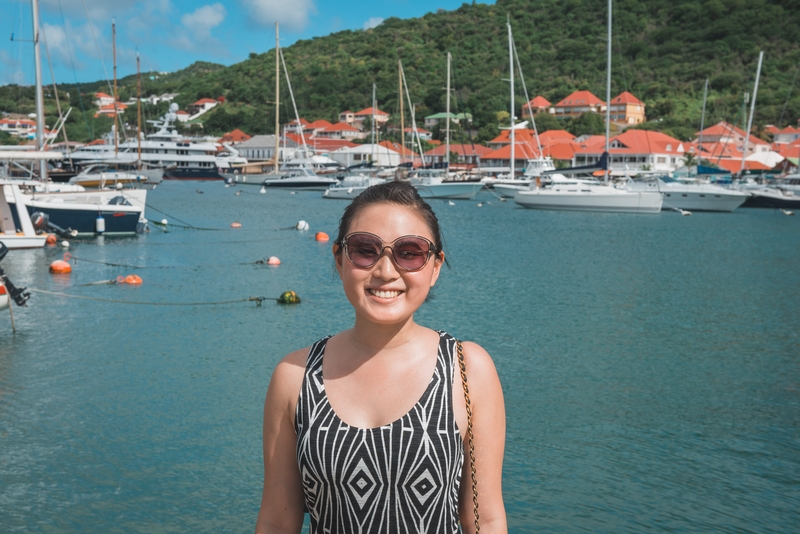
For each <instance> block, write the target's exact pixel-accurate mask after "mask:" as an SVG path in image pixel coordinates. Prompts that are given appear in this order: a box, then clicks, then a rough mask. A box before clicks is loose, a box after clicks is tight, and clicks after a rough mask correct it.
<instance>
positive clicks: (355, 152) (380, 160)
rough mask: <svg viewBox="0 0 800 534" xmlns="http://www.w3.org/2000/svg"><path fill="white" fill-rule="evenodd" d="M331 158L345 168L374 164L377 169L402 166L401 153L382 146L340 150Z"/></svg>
mask: <svg viewBox="0 0 800 534" xmlns="http://www.w3.org/2000/svg"><path fill="white" fill-rule="evenodd" d="M330 157H331V158H333V159H334V160H336V161H338V162H339V163H341V164H342V165H344V166H345V167H352V166H353V165H360V164H363V163H368V162H370V161H371V162H373V164H374V165H375V166H377V167H396V166H397V165H400V153H399V152H396V151H394V150H392V149H390V148H387V147H385V146H381V145H377V144H375V145H372V144H368V145H358V146H355V147H352V148H340V149H339V150H336V151H334V152H331V153H330Z"/></svg>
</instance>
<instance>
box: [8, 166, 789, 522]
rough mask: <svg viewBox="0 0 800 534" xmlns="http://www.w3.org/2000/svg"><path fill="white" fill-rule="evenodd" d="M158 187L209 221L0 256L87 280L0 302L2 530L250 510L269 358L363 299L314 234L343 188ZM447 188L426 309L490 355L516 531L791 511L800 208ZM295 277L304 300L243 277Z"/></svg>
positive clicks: (152, 210)
mask: <svg viewBox="0 0 800 534" xmlns="http://www.w3.org/2000/svg"><path fill="white" fill-rule="evenodd" d="M237 191H242V193H241V194H240V195H236V194H235V192H237ZM200 192H202V194H201V193H200ZM148 202H149V203H150V207H149V208H148V211H147V216H148V218H149V219H150V220H156V221H158V220H161V219H162V218H166V219H168V220H169V221H170V223H179V224H188V225H192V226H195V227H202V228H206V229H213V230H194V229H183V228H178V227H174V226H168V231H166V232H165V231H162V230H160V229H158V228H155V227H154V228H153V230H152V231H151V232H150V233H149V234H146V235H141V236H136V237H129V238H112V237H110V236H106V237H103V238H100V239H92V240H74V241H73V242H72V246H71V248H70V252H71V253H72V255H73V256H74V258H75V259H74V261H73V272H72V274H71V275H68V276H64V275H60V276H54V275H51V274H49V273H48V265H49V263H50V262H51V261H53V260H55V259H59V258H60V257H61V255H62V254H63V252H64V251H63V249H60V248H59V249H56V248H48V249H43V250H29V251H12V252H11V253H9V254H8V256H7V257H6V258H5V259H4V260H3V262H2V264H0V266H2V268H3V269H5V271H6V272H7V274H8V275H9V277H10V278H11V279H12V280H13V281H14V282H15V283H16V284H18V285H22V286H29V287H31V288H34V289H36V290H41V291H48V292H51V293H62V294H68V295H71V296H72V297H64V296H59V295H54V294H51V293H41V292H34V293H33V296H32V298H31V300H30V302H29V305H28V307H26V308H16V307H15V308H14V319H15V323H16V330H17V332H16V334H12V332H11V321H10V319H9V316H8V312H7V311H1V312H0V531H2V532H104V533H115V532H164V533H171V532H175V533H179V532H180V533H182V532H249V531H252V529H253V526H254V524H255V517H256V513H257V510H258V506H259V502H260V496H261V483H262V460H261V417H262V407H263V400H264V394H265V392H266V389H267V385H268V381H269V377H270V374H271V372H272V369H273V368H274V366H275V364H276V363H277V362H278V361H279V359H280V358H281V357H282V356H283V355H284V354H286V353H287V352H289V351H290V350H293V349H296V348H299V347H302V346H308V345H309V344H311V343H312V342H313V341H315V340H316V339H318V338H320V337H322V336H324V335H327V334H330V333H335V332H337V331H339V330H342V329H345V328H348V327H349V326H350V325H351V323H352V320H353V312H352V309H351V308H350V306H349V304H348V302H347V300H346V299H345V297H344V294H343V292H342V290H341V287H340V284H339V280H338V277H337V276H335V272H334V269H333V263H332V256H331V252H330V243H320V242H317V241H315V239H314V233H315V232H318V231H324V232H326V233H328V234H329V235H331V237H333V236H334V235H335V233H336V227H337V223H338V219H339V217H340V215H341V212H342V210H343V209H344V207H345V202H346V201H333V200H325V199H322V198H321V196H320V193H319V192H298V193H297V194H291V193H289V192H286V191H269V192H268V193H267V194H259V193H258V188H257V187H249V186H238V187H233V188H226V187H224V186H223V184H222V183H218V182H217V183H185V182H184V183H179V182H165V183H164V184H162V185H161V186H159V187H158V188H157V189H155V190H154V191H152V192H151V193H150V194H149V197H148ZM479 202H480V203H482V204H483V205H482V206H478V203H479ZM432 205H433V207H434V209H435V211H436V212H437V215H438V216H439V219H440V221H441V223H442V227H443V229H444V236H445V243H446V251H447V254H448V259H449V263H450V268H449V269H445V270H444V271H443V274H442V276H441V277H440V279H439V282H438V283H437V285H436V288H435V291H434V293H435V298H434V299H433V300H431V301H430V302H428V303H426V304H425V305H424V306H423V307H422V309H421V310H420V311H419V312H418V314H417V320H418V321H419V322H420V323H422V324H425V325H428V326H430V327H433V328H439V329H444V330H447V331H449V332H450V333H452V334H453V335H455V336H457V337H460V338H463V339H469V340H474V341H476V342H478V343H480V344H481V345H483V346H484V347H485V348H486V349H487V350H488V351H489V352H490V353H491V354H492V356H493V357H494V359H495V362H496V365H497V369H498V372H499V374H500V378H501V380H502V383H503V390H504V393H505V401H506V409H507V414H508V435H507V441H506V457H505V464H504V495H505V502H506V507H507V511H508V519H509V527H510V531H511V532H515V533H524V532H533V531H537V532H554V533H555V532H609V533H611V532H613V533H638V532H796V531H797V530H796V529H797V525H800V314H798V310H800V269H798V265H800V217H787V216H785V215H783V214H782V213H780V212H779V211H775V210H757V209H739V210H737V211H735V212H734V213H731V214H704V213H695V214H693V215H692V216H691V217H682V216H680V215H679V214H677V213H672V212H669V213H662V214H660V215H641V216H636V215H616V214H593V213H569V212H547V211H531V210H524V209H521V208H518V207H516V206H515V205H514V204H513V202H505V203H500V202H498V200H497V199H496V198H495V197H493V196H492V195H491V194H489V193H487V192H483V193H481V194H480V195H479V197H478V198H477V199H476V200H474V201H456V202H454V204H453V205H451V204H450V203H448V202H447V201H433V202H432ZM156 210H158V211H156ZM299 220H306V221H307V222H308V223H309V225H310V230H309V231H306V232H298V231H296V230H293V229H286V228H289V227H293V226H294V225H295V224H296V223H297V222H298V221H299ZM233 221H238V222H240V223H241V224H242V228H240V229H231V228H230V224H231V223H232V222H233ZM269 256H277V257H279V258H280V259H281V262H282V263H281V265H280V266H279V267H271V266H267V265H264V264H259V263H255V262H256V261H258V260H262V259H265V258H267V257H269ZM109 264H113V265H109ZM134 273H135V274H138V275H139V276H141V277H142V278H143V280H144V283H143V284H142V285H141V286H138V287H137V286H129V285H110V284H92V283H93V282H99V281H103V280H111V279H116V277H117V276H119V275H127V274H134ZM86 284H90V285H86ZM286 290H293V291H296V292H297V293H298V295H299V296H300V297H301V299H302V303H301V304H299V305H296V306H281V305H278V304H276V303H275V301H274V300H266V301H264V302H263V304H262V305H261V306H258V305H257V304H256V303H255V302H253V301H247V299H248V298H249V297H269V298H275V297H278V296H279V295H280V294H281V293H282V292H283V291H286ZM77 296H82V297H91V298H93V299H105V300H102V301H101V300H88V299H78V298H75V297H77ZM127 302H138V303H145V304H128V303H127ZM211 302H226V303H224V304H208V305H198V304H192V303H211ZM180 303H189V305H181V306H176V305H174V304H180ZM476 402H480V401H479V400H477V401H476Z"/></svg>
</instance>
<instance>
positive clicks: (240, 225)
mask: <svg viewBox="0 0 800 534" xmlns="http://www.w3.org/2000/svg"><path fill="white" fill-rule="evenodd" d="M241 227H242V223H240V222H239V221H233V222H232V223H231V228H241Z"/></svg>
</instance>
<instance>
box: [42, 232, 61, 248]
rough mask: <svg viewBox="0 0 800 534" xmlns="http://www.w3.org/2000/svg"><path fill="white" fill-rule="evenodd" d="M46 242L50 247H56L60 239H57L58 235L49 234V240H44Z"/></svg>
mask: <svg viewBox="0 0 800 534" xmlns="http://www.w3.org/2000/svg"><path fill="white" fill-rule="evenodd" d="M44 242H45V243H47V244H48V245H55V244H56V243H58V238H57V237H56V234H47V238H46V239H45V240H44Z"/></svg>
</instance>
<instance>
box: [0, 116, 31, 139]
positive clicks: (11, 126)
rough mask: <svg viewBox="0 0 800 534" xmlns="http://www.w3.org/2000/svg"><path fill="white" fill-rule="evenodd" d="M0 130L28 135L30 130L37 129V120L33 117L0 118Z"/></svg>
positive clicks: (11, 133)
mask: <svg viewBox="0 0 800 534" xmlns="http://www.w3.org/2000/svg"><path fill="white" fill-rule="evenodd" d="M0 131H3V132H6V133H7V134H10V135H14V136H18V137H28V132H31V131H36V121H34V120H31V119H0Z"/></svg>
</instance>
